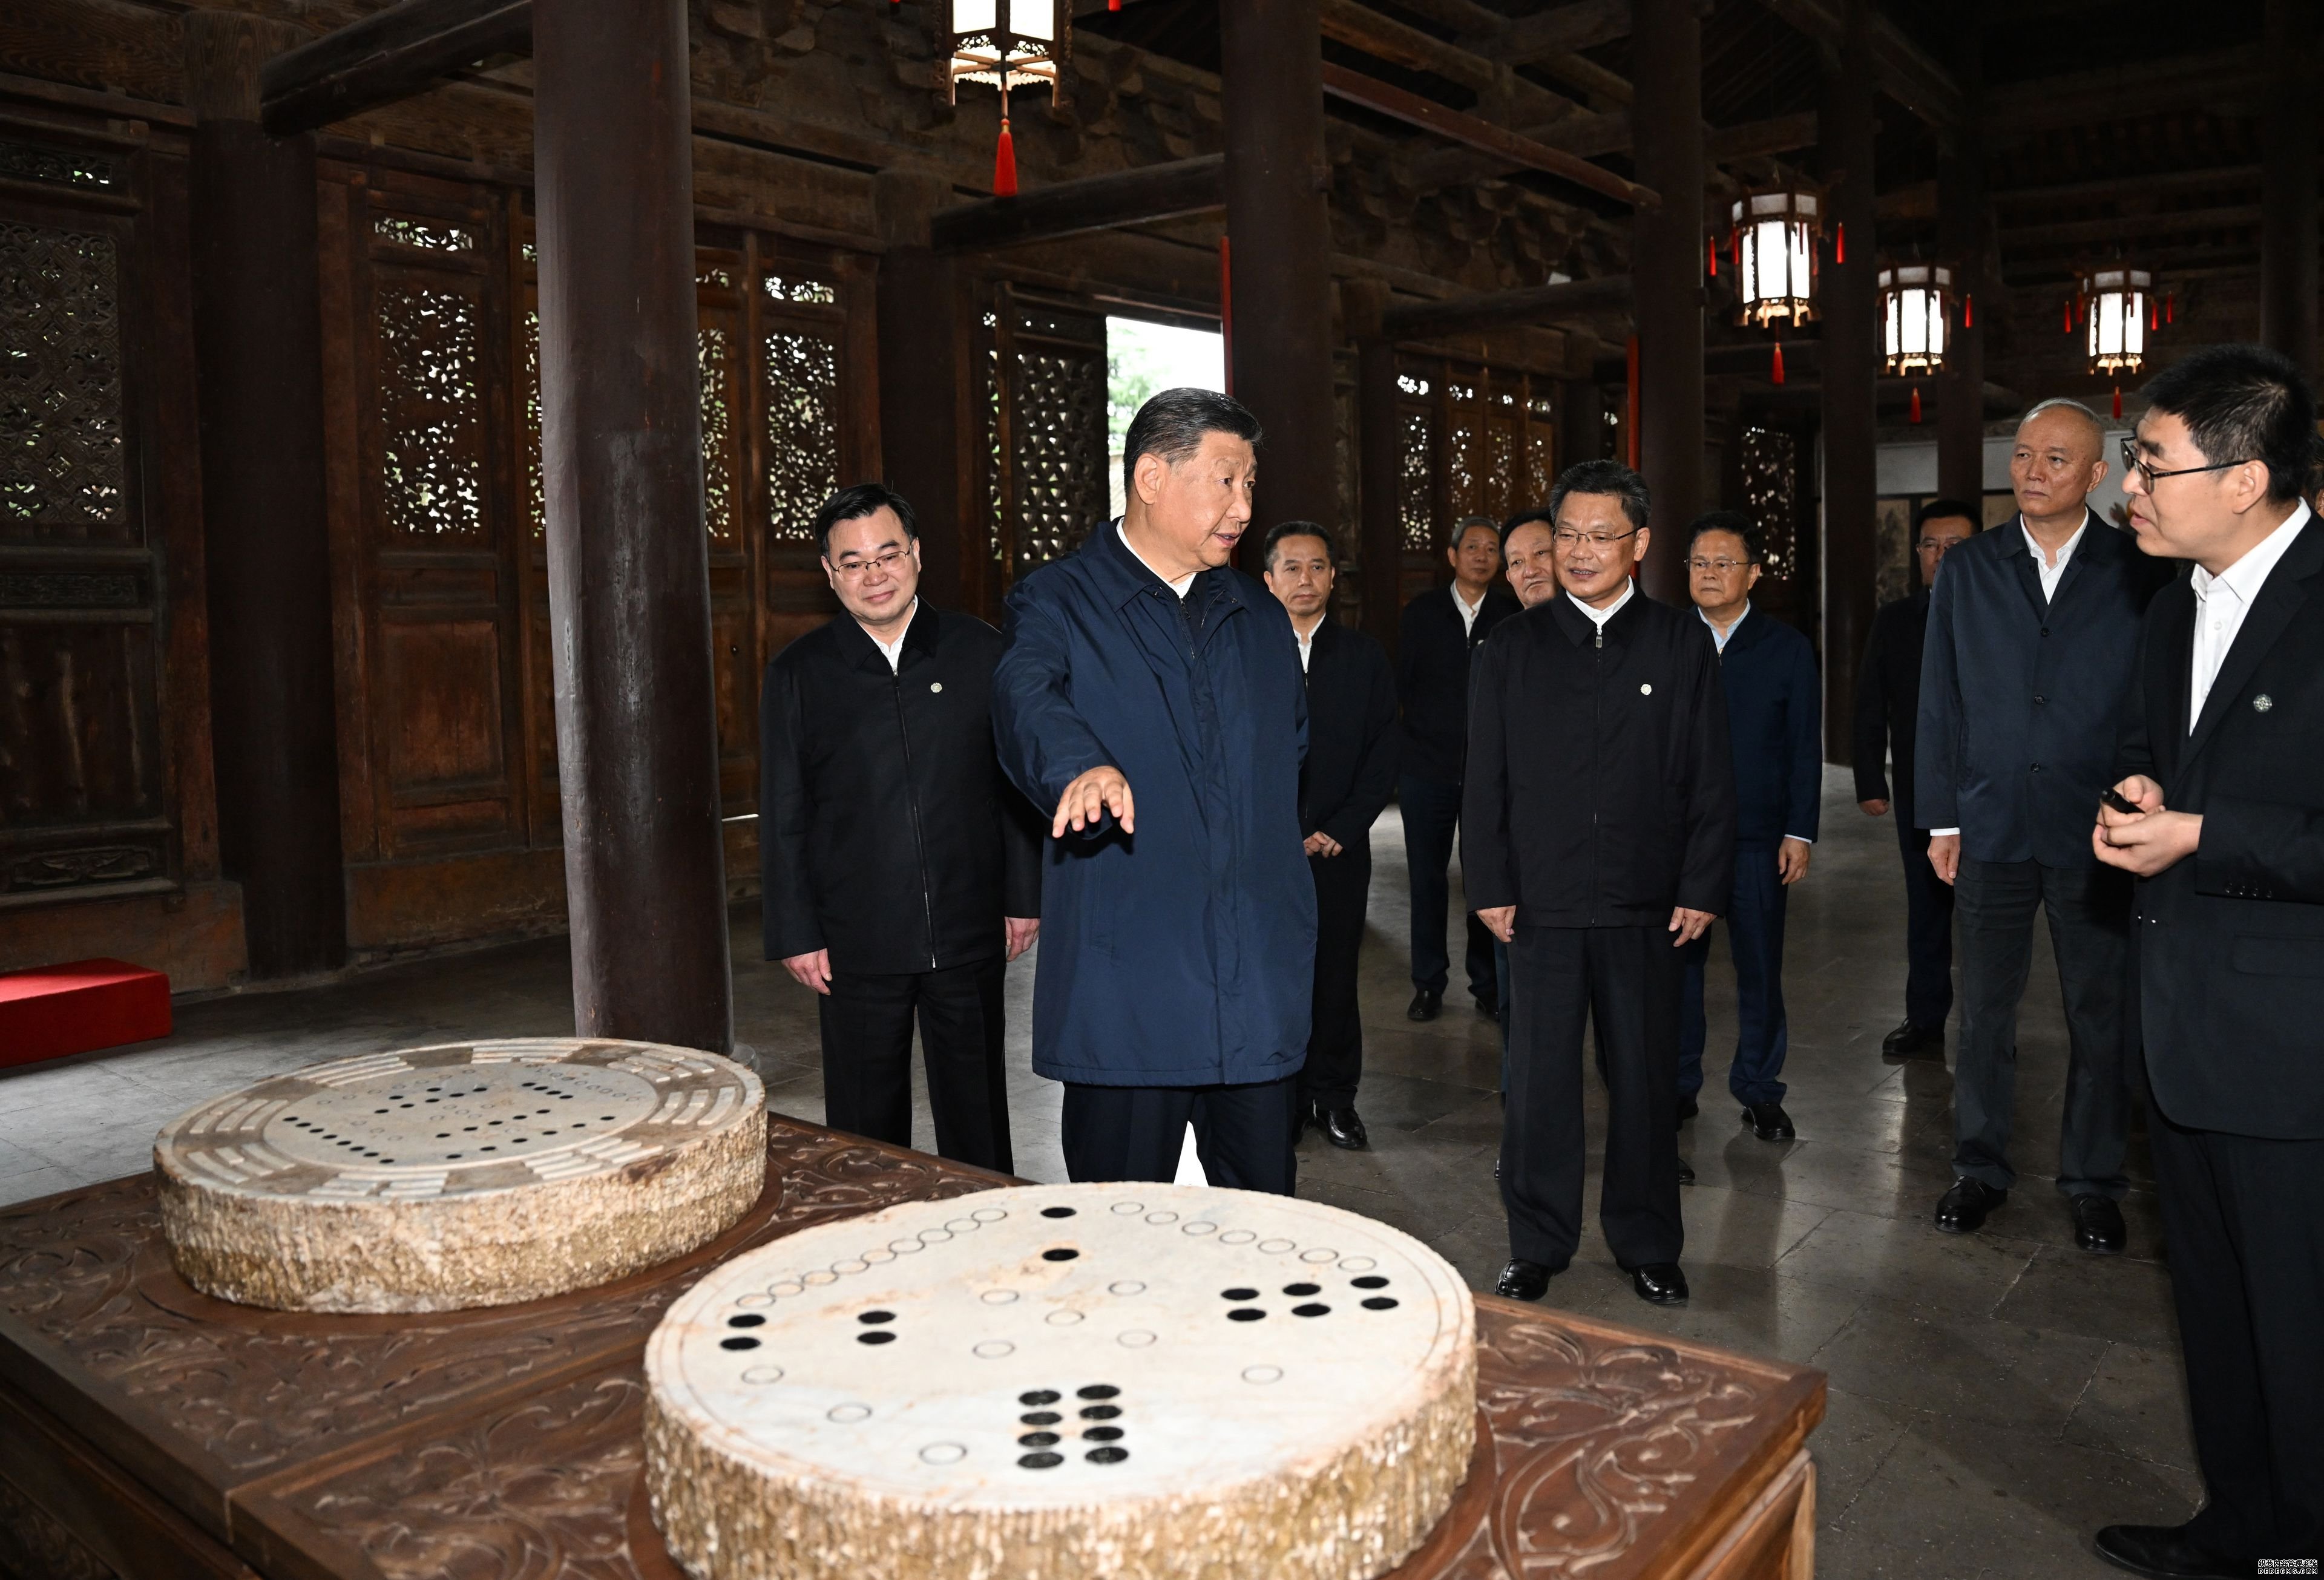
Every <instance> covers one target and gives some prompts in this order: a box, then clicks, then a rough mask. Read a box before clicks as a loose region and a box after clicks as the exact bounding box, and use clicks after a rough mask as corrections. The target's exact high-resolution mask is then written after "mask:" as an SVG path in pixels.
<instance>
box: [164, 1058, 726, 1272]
mask: <svg viewBox="0 0 2324 1580" xmlns="http://www.w3.org/2000/svg"><path fill="white" fill-rule="evenodd" d="M765 1102H766V1098H765V1090H764V1089H763V1088H762V1087H761V1085H760V1083H759V1078H758V1077H757V1076H756V1075H755V1074H753V1073H752V1071H750V1070H747V1069H745V1068H743V1067H742V1066H741V1065H739V1064H736V1063H733V1062H732V1061H728V1060H724V1059H720V1058H716V1057H715V1056H713V1055H710V1054H707V1053H699V1052H694V1051H692V1050H689V1049H684V1048H666V1047H661V1046H659V1045H657V1044H654V1043H626V1042H617V1041H613V1040H610V1039H604V1038H571V1037H539V1038H523V1039H517V1040H512V1041H508V1042H497V1043H456V1044H449V1045H446V1046H443V1047H433V1048H414V1049H408V1050H405V1051H403V1052H394V1053H374V1054H365V1055H362V1056H360V1057H356V1058H352V1059H342V1060H337V1061H332V1062H330V1063H327V1064H318V1065H316V1066H314V1067H313V1068H311V1069H309V1070H300V1071H298V1072H296V1073H294V1074H291V1075H285V1076H278V1077H275V1078H273V1079H268V1080H264V1081H261V1082H259V1083H258V1084H257V1085H255V1086H252V1087H246V1088H244V1089H242V1090H241V1091H238V1092H234V1093H231V1094H229V1095H227V1096H225V1097H222V1098H214V1099H213V1100H211V1101H209V1102H207V1103H204V1104H202V1105H201V1106H200V1107H197V1108H194V1109H192V1110H191V1111H190V1112H189V1113H186V1114H183V1115H180V1116H179V1117H178V1118H176V1119H174V1120H172V1121H171V1123H170V1124H169V1125H166V1126H164V1127H163V1129H162V1131H161V1134H160V1136H159V1137H158V1138H157V1139H156V1140H155V1142H154V1144H153V1166H154V1171H155V1174H156V1176H157V1178H158V1180H159V1185H160V1196H161V1223H162V1230H163V1233H164V1235H165V1236H167V1238H168V1241H169V1245H170V1251H171V1258H172V1260H173V1261H174V1262H175V1263H176V1265H177V1268H178V1271H179V1272H180V1274H181V1275H182V1276H183V1277H184V1278H185V1280H186V1281H187V1282H189V1283H190V1284H192V1285H193V1286H194V1287H195V1288H197V1289H198V1290H200V1291H203V1292H204V1293H206V1294H209V1295H213V1296H216V1297H217V1298H218V1299H221V1300H234V1301H237V1302H240V1303H242V1304H244V1305H253V1306H267V1307H273V1308H276V1309H282V1310H293V1311H334V1312H358V1311H368V1312H384V1311H447V1310H457V1309H464V1308H467V1307H474V1306H496V1305H504V1304H508V1303H512V1302H514V1301H519V1300H537V1299H539V1298H541V1297H543V1296H547V1295H553V1294H560V1293H563V1292H565V1291H569V1290H576V1289H586V1288H590V1287H593V1286H595V1285H597V1284H602V1283H606V1282H610V1281H613V1280H614V1279H617V1278H620V1277H622V1276H623V1275H625V1274H628V1273H632V1272H637V1271H638V1270H639V1269H641V1268H644V1267H648V1266H651V1265H652V1264H654V1263H659V1262H663V1261H667V1260H668V1259H669V1258H670V1257H673V1256H677V1255H679V1254H683V1253H684V1252H686V1251H688V1250H691V1249H692V1248H693V1247H695V1246H696V1245H701V1244H702V1243H703V1242H704V1241H705V1240H708V1239H710V1238H711V1237H712V1236H715V1235H716V1234H718V1233H719V1232H720V1231H721V1230H723V1229H724V1228H725V1227H726V1226H728V1225H730V1224H732V1223H733V1221H734V1220H735V1219H736V1218H737V1217H740V1216H741V1215H742V1212H743V1211H744V1210H745V1209H746V1208H749V1206H750V1205H751V1203H752V1201H753V1200H755V1199H757V1197H758V1195H759V1191H760V1188H761V1184H762V1183H763V1181H764V1180H765V1172H766V1150H767V1141H766V1108H765Z"/></svg>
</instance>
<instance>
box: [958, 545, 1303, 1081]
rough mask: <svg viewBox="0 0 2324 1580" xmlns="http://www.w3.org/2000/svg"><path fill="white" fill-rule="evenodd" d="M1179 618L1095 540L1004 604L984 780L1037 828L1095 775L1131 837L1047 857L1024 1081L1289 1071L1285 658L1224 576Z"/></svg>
mask: <svg viewBox="0 0 2324 1580" xmlns="http://www.w3.org/2000/svg"><path fill="white" fill-rule="evenodd" d="M1187 601H1188V610H1187V611H1183V612H1182V611H1181V609H1180V606H1179V601H1178V598H1177V597H1176V594H1174V593H1173V592H1171V591H1170V589H1169V587H1168V586H1167V584H1166V583H1164V582H1163V581H1162V580H1161V578H1160V577H1158V576H1157V575H1155V574H1154V573H1153V572H1151V571H1149V570H1148V569H1147V568H1146V567H1145V565H1142V564H1140V563H1139V559H1138V557H1137V556H1135V555H1133V554H1131V553H1130V550H1129V548H1128V547H1127V546H1125V545H1124V544H1123V543H1122V541H1121V537H1120V533H1119V532H1118V531H1117V530H1116V529H1115V528H1114V526H1113V524H1111V523H1108V524H1106V525H1105V526H1102V527H1101V528H1098V530H1097V531H1095V532H1093V533H1092V534H1091V535H1090V538H1089V541H1088V543H1087V544H1086V545H1084V547H1083V548H1082V549H1081V551H1080V552H1079V553H1077V554H1074V555H1073V556H1070V557H1068V558H1065V559H1063V560H1059V561H1057V562H1056V564H1054V565H1045V566H1043V567H1042V568H1041V569H1040V570H1038V571H1036V572H1034V573H1033V574H1031V575H1029V576H1028V577H1026V578H1025V579H1024V580H1023V581H1022V582H1019V583H1018V584H1017V587H1016V589H1015V591H1013V592H1010V595H1009V619H1008V623H1007V628H1006V632H1005V637H1006V641H1007V649H1006V651H1004V652H1003V653H1002V655H1001V665H1000V668H999V670H998V671H997V672H996V673H995V674H994V675H993V683H992V729H993V734H994V738H995V739H996V740H997V741H998V743H999V746H1000V750H1001V767H1002V768H1003V770H1004V771H1006V772H1007V773H1008V775H1009V776H1010V778H1011V779H1013V780H1015V781H1016V783H1017V785H1018V787H1019V789H1021V790H1023V791H1024V792H1025V794H1026V795H1028V796H1030V797H1031V798H1032V800H1033V803H1034V804H1036V805H1037V806H1039V807H1041V808H1043V809H1045V810H1046V811H1048V812H1051V813H1054V812H1055V810H1056V804H1057V798H1058V797H1059V795H1062V794H1063V793H1064V791H1065V786H1066V785H1068V784H1070V783H1071V782H1072V781H1073V780H1074V778H1075V777H1076V776H1079V775H1081V774H1083V773H1084V772H1086V771H1088V770H1089V769H1091V768H1093V767H1099V766H1101V765H1102V764H1109V763H1110V764H1111V765H1112V766H1113V767H1117V768H1119V769H1120V770H1121V772H1122V775H1123V776H1124V777H1125V778H1127V779H1128V780H1129V781H1130V795H1132V797H1133V798H1134V799H1135V800H1136V802H1137V818H1136V822H1137V824H1138V828H1137V831H1136V832H1135V833H1130V834H1125V833H1123V832H1122V831H1121V829H1120V826H1119V825H1118V824H1117V823H1115V822H1113V821H1112V820H1111V818H1109V819H1107V820H1105V821H1104V822H1102V824H1101V825H1100V826H1099V827H1098V828H1097V829H1095V830H1093V831H1090V832H1088V833H1085V834H1075V833H1074V832H1073V831H1071V830H1068V831H1066V834H1065V838H1064V839H1061V840H1052V841H1049V850H1048V851H1047V862H1046V863H1045V864H1044V868H1043V877H1042V886H1041V960H1040V968H1039V970H1038V971H1037V974H1036V976H1035V978H1034V987H1033V1068H1034V1070H1036V1071H1037V1072H1038V1073H1040V1074H1042V1075H1046V1076H1048V1077H1050V1078H1052V1079H1057V1080H1067V1081H1079V1082H1083V1083H1085V1084H1089V1085H1094V1086H1202V1085H1207V1084H1211V1083H1213V1082H1229V1083H1242V1082H1250V1081H1263V1080H1277V1079H1281V1078H1282V1077H1284V1076H1286V1075H1290V1074H1293V1073H1295V1072H1296V1071H1297V1070H1298V1069H1299V1068H1300V1066H1301V1065H1302V1064H1303V1063H1305V1061H1306V1056H1307V1031H1308V1009H1309V1006H1310V1003H1311V1001H1312V994H1313V989H1314V958H1315V884H1314V878H1313V877H1310V876H1309V874H1308V870H1307V858H1306V855H1305V852H1304V851H1302V850H1301V849H1300V832H1299V765H1300V762H1301V759H1302V758H1304V757H1305V754H1306V749H1307V703H1306V684H1305V676H1304V675H1301V673H1300V669H1299V644H1298V638H1296V637H1294V636H1293V635H1292V634H1291V617H1290V616H1289V615H1287V614H1286V613H1285V612H1284V611H1283V606H1282V605H1281V604H1280V603H1278V602H1276V601H1275V598H1274V596H1273V594H1271V593H1269V592H1268V591H1267V589H1266V588H1265V587H1263V586H1261V585H1260V584H1259V583H1258V582H1255V581H1253V580H1252V579H1251V578H1250V577H1249V576H1246V575H1243V574H1241V573H1240V572H1238V571H1234V570H1231V569H1225V568H1221V569H1218V570H1211V571H1204V572H1203V573H1202V574H1200V575H1198V576H1196V577H1195V578H1194V585H1193V586H1192V587H1191V588H1190V589H1189V590H1188V592H1187ZM1189 612H1190V613H1192V614H1193V615H1194V622H1193V624H1192V625H1191V626H1190V623H1189V621H1188V620H1187V619H1186V613H1189Z"/></svg>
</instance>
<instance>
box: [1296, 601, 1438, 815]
mask: <svg viewBox="0 0 2324 1580" xmlns="http://www.w3.org/2000/svg"><path fill="white" fill-rule="evenodd" d="M1481 618H1482V615H1481V611H1480V619H1481ZM1400 744H1401V743H1400V740H1399V738H1398V735H1397V727H1396V679H1395V677H1394V676H1393V675H1390V674H1389V673H1388V649H1387V648H1383V647H1381V646H1380V645H1379V638H1375V637H1371V636H1368V635H1366V634H1365V633H1364V632H1362V631H1359V630H1352V629H1349V628H1348V627H1346V626H1343V625H1342V624H1341V623H1340V622H1339V621H1338V620H1333V618H1332V617H1331V616H1329V615H1328V614H1327V615H1325V616H1324V617H1323V624H1322V625H1319V626H1317V627H1316V628H1315V637H1314V641H1313V642H1312V643H1311V644H1310V645H1309V647H1308V651H1307V760H1306V762H1305V764H1304V765H1303V766H1302V767H1301V768H1300V772H1299V834H1300V837H1301V838H1302V839H1305V837H1306V836H1307V835H1309V834H1313V833H1316V832H1319V831H1320V832H1322V833H1326V834H1329V835H1331V836H1332V838H1333V839H1334V840H1337V841H1339V842H1340V843H1341V844H1342V845H1344V846H1346V847H1347V851H1348V855H1349V856H1358V855H1360V856H1361V857H1363V858H1364V859H1366V860H1369V859H1370V857H1371V827H1372V824H1373V822H1376V821H1377V820H1378V819H1379V814H1380V812H1381V809H1382V808H1384V807H1386V806H1387V805H1388V797H1389V796H1390V795H1393V794H1395V791H1396V769H1397V756H1398V753H1399V750H1400ZM1334 859H1336V860H1344V859H1347V858H1346V857H1337V858H1334Z"/></svg>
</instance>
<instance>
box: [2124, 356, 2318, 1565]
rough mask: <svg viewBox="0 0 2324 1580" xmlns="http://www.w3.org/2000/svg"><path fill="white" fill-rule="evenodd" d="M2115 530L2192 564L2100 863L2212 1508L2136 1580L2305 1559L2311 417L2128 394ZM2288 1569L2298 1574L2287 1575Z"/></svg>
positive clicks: (2271, 400)
mask: <svg viewBox="0 0 2324 1580" xmlns="http://www.w3.org/2000/svg"><path fill="white" fill-rule="evenodd" d="M2146 396H2147V400H2148V402H2149V404H2148V408H2147V412H2146V415H2145V416H2144V417H2143V418H2140V419H2139V422H2138V431H2137V436H2136V437H2135V439H2134V440H2132V441H2130V443H2129V444H2127V445H2126V447H2125V455H2124V463H2125V464H2126V465H2128V466H2129V467H2131V468H2132V471H2131V473H2130V475H2128V476H2126V478H2125V479H2124V480H2123V488H2124V491H2125V492H2126V493H2127V494H2128V495H2129V496H2130V522H2131V530H2132V531H2134V532H2135V533H2136V534H2137V536H2138V544H2139V547H2141V548H2143V549H2144V550H2145V551H2146V552H2147V553H2148V554H2151V555H2157V556H2168V557H2169V558H2172V559H2187V560H2191V561H2193V562H2194V565H2193V568H2192V569H2191V570H2190V573H2189V574H2188V575H2187V576H2186V577H2185V578H2183V579H2181V580H2180V581H2177V582H2175V583H2172V585H2171V586H2170V587H2168V588H2166V589H2165V590H2164V591H2163V592H2162V593H2161V594H2159V595H2158V596H2157V597H2156V598H2155V600H2154V604H2153V608H2152V609H2151V610H2149V611H2148V612H2147V617H2146V623H2145V630H2144V639H2143V640H2142V642H2141V644H2140V648H2139V653H2138V659H2137V667H2136V671H2135V680H2134V682H2133V688H2132V693H2131V697H2130V703H2129V708H2128V711H2127V713H2126V723H2125V730H2124V739H2123V744H2122V756H2121V764H2120V766H2121V768H2122V770H2123V776H2122V778H2121V779H2120V781H2119V783H2117V784H2116V785H2115V786H2114V790H2115V794H2116V795H2118V796H2121V797H2122V798H2124V799H2125V800H2126V801H2127V802H2128V803H2130V804H2132V805H2134V806H2135V807H2136V808H2137V810H2136V811H2135V812H2131V813H2124V812H2121V811H2119V810H2116V809H2114V808H2111V807H2101V808H2100V809H2098V829H2097V830H2096V831H2095V832H2094V833H2093V835H2092V849H2093V850H2094V851H2095V853H2096V854H2097V856H2098V859H2099V860H2101V861H2104V862H2106V863H2107V865H2108V866H2110V867H2115V868H2121V869H2122V870H2124V871H2126V872H2128V873H2130V874H2132V875H2133V876H2134V877H2136V878H2137V880H2138V919H2139V923H2140V924H2139V927H2138V939H2139V955H2138V960H2139V986H2140V993H2141V998H2142V1005H2141V1009H2142V1015H2143V1023H2144V1034H2145V1048H2146V1070H2147V1077H2148V1080H2149V1082H2150V1085H2151V1088H2152V1089H2153V1099H2154V1107H2155V1109H2157V1110H2159V1112H2156V1113H2154V1114H2153V1116H2152V1117H2151V1122H2150V1124H2149V1126H2148V1136H2149V1139H2150V1140H2151V1141H2152V1142H2153V1149H2154V1178H2155V1185H2156V1189H2157V1190H2158V1193H2159V1194H2160V1195H2161V1198H2162V1204H2163V1238H2164V1240H2165V1242H2166V1243H2167V1245H2168V1246H2169V1256H2170V1263H2171V1288H2172V1295H2173V1297H2174V1299H2175V1300H2176V1302H2177V1305H2178V1309H2179V1337H2180V1344H2181V1349H2182V1351H2183V1352H2184V1355H2185V1358H2186V1366H2187V1397H2188V1403H2189V1405H2190V1413H2191V1414H2192V1415H2193V1417H2194V1425H2195V1449H2196V1455H2197V1457H2198V1459H2199V1462H2200V1464H2201V1466H2202V1471H2203V1483H2204V1486H2205V1489H2206V1491H2207V1492H2208V1493H2209V1499H2208V1501H2207V1502H2206V1503H2205V1504H2204V1507H2203V1509H2202V1511H2200V1512H2199V1513H2198V1514H2196V1515H2195V1517H2194V1518H2193V1519H2191V1520H2188V1521H2187V1522H2186V1523H2185V1524H2183V1525H2177V1526H2137V1525H2114V1526H2108V1527H2107V1528H2106V1529H2103V1530H2101V1531H2099V1532H2098V1551H2099V1553H2100V1555H2101V1556H2103V1557H2106V1558H2107V1559H2108V1560H2110V1561H2111V1562H2113V1563H2115V1564H2116V1565H2117V1566H2120V1567H2122V1568H2125V1569H2128V1570H2129V1571H2131V1572H2132V1573H2133V1574H2135V1575H2153V1576H2158V1577H2160V1576H2180V1575H2192V1576H2199V1577H2200V1576H2212V1575H2250V1574H2252V1573H2254V1572H2255V1571H2256V1572H2258V1573H2260V1574H2266V1573H2269V1572H2270V1570H2269V1568H2268V1567H2266V1566H2265V1565H2266V1562H2267V1560H2269V1559H2271V1558H2273V1559H2277V1560H2289V1561H2290V1562H2288V1563H2286V1564H2285V1566H2284V1567H2283V1568H2282V1571H2281V1572H2282V1573H2286V1574H2291V1573H2301V1574H2305V1573H2310V1572H2312V1571H2313V1568H2314V1565H2315V1561H2316V1560H2317V1559H2318V1558H2319V1557H2324V1432H2319V1430H2318V1423H2319V1422H2324V1342H2319V1339H2320V1338H2324V1318H2319V1312H2324V1056H2319V1048H2318V1042H2317V1038H2318V1031H2317V1028H2318V1027H2319V1025H2324V774H2319V768H2324V618H2319V616H2324V526H2319V524H2318V523H2317V521H2316V520H2315V519H2314V518H2313V516H2312V515H2311V514H2310V510H2309V507H2308V505H2307V503H2306V502H2305V501H2304V500H2303V498H2302V495H2303V494H2304V492H2305V491H2306V474H2307V459H2308V454H2309V445H2310V439H2311V437H2312V436H2313V434H2314V432H2315V422H2316V409H2315V404H2314V400H2313V398H2312V397H2311V396H2310V393H2309V390H2308V387H2307V385H2306V383H2305V382H2304V381H2302V379H2301V374H2300V372H2299V370H2298V369H2297V368H2295V367H2294V366H2293V365H2292V363H2290V362H2288V361H2287V360H2285V359H2284V358H2283V357H2282V356H2279V355H2278V354H2275V353H2273V352H2270V351H2263V350H2261V349H2260V348H2258V347H2257V346H2246V345H2227V346H2217V347H2213V348H2211V349H2209V350H2207V351H2200V352H2197V353H2196V354H2194V355H2192V356H2190V357H2189V358H2188V359H2187V360H2185V361H2184V362H2181V363H2178V364H2177V365H2175V366H2173V367H2172V368H2171V369H2169V370H2168V371H2167V372H2163V373H2162V374H2161V375H2159V376H2158V377H2157V378H2156V379H2155V380H2154V381H2153V383H2151V384H2149V385H2148V386H2147V388H2146ZM2301 1560H2306V1564H2307V1566H2306V1567H2303V1568H2294V1567H2292V1564H2294V1563H2298V1562H2299V1561H2301Z"/></svg>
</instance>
